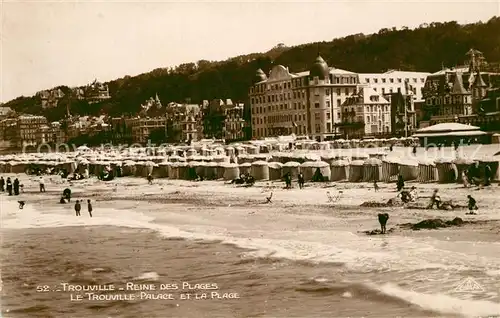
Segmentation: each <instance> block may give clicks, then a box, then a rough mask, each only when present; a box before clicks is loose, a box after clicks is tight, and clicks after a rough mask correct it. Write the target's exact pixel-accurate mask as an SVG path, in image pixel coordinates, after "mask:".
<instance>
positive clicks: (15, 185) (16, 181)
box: [13, 178, 19, 195]
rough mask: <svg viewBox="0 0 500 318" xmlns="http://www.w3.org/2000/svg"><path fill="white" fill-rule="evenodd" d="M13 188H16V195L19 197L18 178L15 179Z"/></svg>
mask: <svg viewBox="0 0 500 318" xmlns="http://www.w3.org/2000/svg"><path fill="white" fill-rule="evenodd" d="M13 187H14V195H19V179H18V178H15V179H14V184H13Z"/></svg>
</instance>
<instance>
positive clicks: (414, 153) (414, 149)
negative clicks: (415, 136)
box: [412, 146, 417, 155]
mask: <svg viewBox="0 0 500 318" xmlns="http://www.w3.org/2000/svg"><path fill="white" fill-rule="evenodd" d="M412 152H413V155H416V154H417V146H413V150H412Z"/></svg>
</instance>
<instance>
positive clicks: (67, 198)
mask: <svg viewBox="0 0 500 318" xmlns="http://www.w3.org/2000/svg"><path fill="white" fill-rule="evenodd" d="M69 202H71V189H69V188H66V189H64V190H63V194H62V196H61V199H60V200H59V203H61V204H66V203H69ZM81 202H83V201H80V200H76V203H75V207H74V208H75V213H76V216H81V213H80V212H81V210H82V203H81ZM87 211H88V212H89V215H90V217H92V211H93V208H92V203H91V202H90V199H87Z"/></svg>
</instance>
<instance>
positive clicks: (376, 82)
mask: <svg viewBox="0 0 500 318" xmlns="http://www.w3.org/2000/svg"><path fill="white" fill-rule="evenodd" d="M378 80H379V79H378V78H373V79H372V80H371V81H370V79H369V78H366V79H365V82H366V83H368V84H369V83H375V84H378ZM412 80H413V83H418V79H417V78H416V77H414V78H413V79H412ZM380 81H381V82H382V83H386V82H387V79H386V78H381V79H380ZM404 81H405V82H410V79H409V78H405V79H404ZM397 82H398V83H402V82H403V79H402V78H398V79H397ZM420 82H421V83H425V77H421V78H420ZM389 83H394V78H389Z"/></svg>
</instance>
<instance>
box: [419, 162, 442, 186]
mask: <svg viewBox="0 0 500 318" xmlns="http://www.w3.org/2000/svg"><path fill="white" fill-rule="evenodd" d="M437 176H438V171H437V168H436V164H435V163H434V160H431V159H420V160H419V161H418V182H422V183H427V182H434V181H436V180H437Z"/></svg>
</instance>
